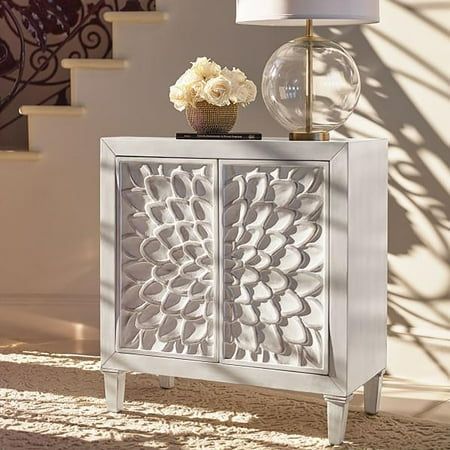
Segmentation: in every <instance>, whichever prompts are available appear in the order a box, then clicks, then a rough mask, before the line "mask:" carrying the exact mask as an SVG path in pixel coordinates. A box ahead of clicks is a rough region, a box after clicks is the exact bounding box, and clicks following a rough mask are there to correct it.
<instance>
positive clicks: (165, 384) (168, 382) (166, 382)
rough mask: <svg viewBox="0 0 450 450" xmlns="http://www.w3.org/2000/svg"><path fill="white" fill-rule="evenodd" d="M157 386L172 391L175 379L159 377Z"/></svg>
mask: <svg viewBox="0 0 450 450" xmlns="http://www.w3.org/2000/svg"><path fill="white" fill-rule="evenodd" d="M159 385H160V386H161V387H162V388H163V389H172V388H173V387H174V386H175V378H174V377H166V376H164V375H160V376H159Z"/></svg>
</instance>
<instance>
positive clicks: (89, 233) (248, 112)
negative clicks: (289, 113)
mask: <svg viewBox="0 0 450 450" xmlns="http://www.w3.org/2000/svg"><path fill="white" fill-rule="evenodd" d="M158 7H159V8H160V11H149V12H144V11H142V12H141V11H140V12H128V11H126V12H125V11H121V12H107V13H106V14H105V20H106V21H107V22H110V23H111V24H112V35H113V52H112V59H110V60H98V59H65V60H63V61H62V66H63V67H64V68H66V69H68V70H70V80H71V101H72V104H71V106H22V107H21V108H20V113H21V114H23V115H25V116H27V118H28V133H29V146H30V148H29V151H27V152H1V153H0V208H1V215H2V220H1V231H2V233H1V235H0V252H1V258H0V305H1V306H2V307H3V308H4V309H3V310H4V311H5V314H4V316H3V317H0V329H3V330H4V334H6V335H7V334H8V333H9V332H11V333H14V334H15V335H14V336H10V337H11V338H13V339H19V338H20V339H23V340H27V339H41V338H42V339H43V338H44V337H45V338H47V337H58V338H61V337H64V338H70V339H73V338H76V339H97V336H98V292H99V281H98V280H99V275H98V272H99V269H98V267H99V254H98V247H99V213H98V210H99V205H98V192H99V150H98V149H99V139H100V138H101V137H102V136H117V135H135V136H146V135H147V136H149V135H155V136H173V135H174V133H175V131H181V130H187V129H188V127H187V125H186V120H185V118H184V116H183V114H180V113H179V112H177V111H176V110H175V109H174V108H173V107H172V105H171V104H170V103H169V100H168V89H169V86H170V85H171V84H172V83H173V82H174V81H175V80H176V79H177V78H178V76H179V75H180V74H181V73H182V72H184V70H185V69H186V68H187V67H188V64H189V62H190V61H193V60H194V59H195V58H196V57H197V56H209V57H211V58H213V59H215V60H217V62H219V63H220V64H223V65H227V66H229V67H233V66H236V67H240V68H242V69H243V70H244V71H245V72H246V73H247V75H248V76H249V78H250V79H253V80H254V81H255V82H256V83H257V84H259V82H260V76H261V73H262V69H263V67H264V63H265V61H266V60H267V59H268V57H269V56H270V54H271V53H272V51H273V50H274V49H275V48H277V47H278V46H279V45H280V44H281V43H283V42H286V41H287V40H289V39H291V38H293V37H295V36H296V35H297V34H298V32H297V31H296V30H286V29H271V31H270V32H268V31H267V29H265V28H260V27H245V26H238V25H235V24H234V14H235V6H234V2H233V1H226V2H225V1H223V0H183V1H180V0H160V1H159V2H158ZM258 103H259V104H258ZM241 115H242V116H241V117H240V118H239V119H238V127H237V128H238V129H239V128H240V129H242V130H250V131H253V130H261V131H264V133H265V134H266V135H280V134H284V133H283V132H282V131H281V129H280V128H278V126H277V125H276V124H275V123H274V122H273V121H272V120H271V118H270V117H269V115H268V113H266V111H265V108H264V106H263V105H262V101H261V99H260V98H259V100H258V102H257V106H250V107H249V108H247V109H245V110H244V111H243V112H242V113H241ZM11 323H14V327H12V326H11ZM18 323H22V327H20V326H18ZM44 324H47V325H44ZM8 327H10V328H11V331H9V328H8ZM43 327H45V329H44V330H43ZM18 334H20V336H18Z"/></svg>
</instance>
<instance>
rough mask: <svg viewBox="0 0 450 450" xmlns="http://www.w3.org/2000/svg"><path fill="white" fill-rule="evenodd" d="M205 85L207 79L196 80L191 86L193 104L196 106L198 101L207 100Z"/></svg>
mask: <svg viewBox="0 0 450 450" xmlns="http://www.w3.org/2000/svg"><path fill="white" fill-rule="evenodd" d="M205 86H206V81H203V80H201V81H196V82H195V83H192V84H191V85H190V86H189V89H190V91H191V92H190V98H191V105H192V106H194V105H195V104H196V103H198V102H201V101H203V100H205Z"/></svg>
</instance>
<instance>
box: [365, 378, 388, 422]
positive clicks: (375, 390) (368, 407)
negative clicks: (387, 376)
mask: <svg viewBox="0 0 450 450" xmlns="http://www.w3.org/2000/svg"><path fill="white" fill-rule="evenodd" d="M383 375H384V370H383V371H381V372H380V373H378V374H376V375H375V376H374V377H373V378H371V379H370V380H369V381H368V382H367V383H366V384H365V385H364V411H365V412H366V414H377V413H378V411H379V410H380V398H381V387H382V384H383Z"/></svg>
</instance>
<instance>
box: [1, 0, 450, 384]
mask: <svg viewBox="0 0 450 450" xmlns="http://www.w3.org/2000/svg"><path fill="white" fill-rule="evenodd" d="M190 3H191V4H195V5H202V8H199V9H198V10H196V11H192V8H191V11H190V12H189V11H187V10H186V11H181V10H182V9H183V8H186V7H185V6H184V5H186V4H187V0H186V2H184V3H181V0H178V3H177V2H176V1H174V0H166V1H164V0H161V1H160V3H159V4H160V5H161V7H163V8H164V6H165V5H169V6H170V7H171V8H176V9H177V11H174V13H173V15H172V17H173V23H172V25H166V26H167V27H168V28H167V32H166V35H164V40H165V41H164V46H163V45H162V44H161V48H162V47H164V48H166V49H168V48H169V49H170V48H171V47H172V48H179V47H183V46H185V48H186V51H184V50H183V48H184V47H183V48H182V49H181V50H180V51H178V53H176V52H175V53H169V54H167V53H165V54H160V55H157V57H156V59H155V60H156V61H158V64H160V63H161V62H162V61H166V66H161V67H160V66H158V64H153V65H152V66H151V72H152V73H157V74H159V73H160V72H161V73H163V72H164V71H166V72H164V73H167V75H164V76H165V77H166V79H167V84H169V82H170V81H172V80H173V79H174V78H176V76H177V75H178V73H179V72H180V71H181V69H182V68H183V67H184V66H185V64H186V62H185V61H181V59H182V57H181V56H177V57H176V58H178V59H177V60H176V61H171V58H173V55H174V54H178V55H186V56H185V59H186V58H188V59H189V58H191V57H193V56H195V55H196V54H200V53H201V54H203V53H206V52H208V53H207V54H209V55H211V56H214V57H217V59H218V62H223V63H225V64H229V65H233V64H235V65H237V66H240V67H242V68H244V69H245V70H246V71H247V72H248V74H249V75H250V76H251V78H253V79H255V80H256V81H257V80H258V78H259V77H260V73H261V70H262V67H263V65H264V61H265V59H266V58H267V56H268V55H269V54H270V52H271V50H273V49H275V48H276V47H277V46H278V45H280V43H282V42H284V41H285V40H287V38H288V37H289V36H294V35H295V33H296V31H295V30H283V31H281V30H275V29H273V28H270V29H269V28H267V29H264V30H261V29H252V30H247V28H248V27H244V28H245V30H244V28H241V27H235V26H233V25H232V18H233V9H234V6H233V1H232V0H227V1H224V0H197V1H196V2H192V1H191V2H190ZM447 8H448V7H447ZM199 11H202V14H200V13H199ZM207 15H210V16H211V19H210V21H209V22H211V21H213V23H214V27H213V28H214V29H215V30H217V33H218V36H213V35H211V34H208V32H206V33H205V27H202V26H198V23H199V21H201V20H205V19H206V17H205V16H207ZM446 16H447V17H446ZM446 19H447V20H446ZM448 20H449V15H448V9H445V2H437V1H430V2H427V1H421V2H417V3H416V2H408V3H404V4H403V3H400V2H398V1H382V23H381V24H379V25H373V26H367V27H363V28H362V29H359V28H341V29H339V30H333V29H331V30H328V31H327V30H323V31H322V34H323V35H326V36H328V37H332V38H333V39H335V40H338V41H340V42H341V43H342V44H343V45H345V47H346V48H348V49H349V51H351V52H353V53H354V55H355V58H356V60H357V63H358V65H359V66H360V69H361V75H362V80H363V84H364V88H363V97H362V99H361V101H360V104H359V107H358V111H357V113H356V114H354V116H353V117H352V118H351V120H350V121H349V122H348V123H347V127H346V128H345V129H343V130H341V131H343V132H345V133H346V134H349V135H352V136H380V137H386V136H387V137H388V138H389V140H390V144H391V147H390V169H389V170H390V201H389V213H390V221H389V232H390V236H389V252H390V255H389V263H390V284H389V356H388V371H389V373H390V374H392V375H395V376H398V377H403V378H408V379H413V380H415V381H417V382H422V383H430V384H441V385H448V384H450V383H449V381H448V361H450V354H449V349H450V345H449V342H450V336H449V309H450V307H449V304H450V303H449V302H450V299H449V278H450V277H449V275H450V273H449V266H448V259H449V253H450V252H449V245H450V242H449V240H450V239H449V234H448V225H449V218H448V215H449V208H448V197H447V195H448V184H449V182H448V180H449V169H448V162H449V153H448V148H447V146H446V142H448V136H449V132H448V128H449V125H448V113H449V104H448V86H447V82H446V80H447V77H446V73H445V71H446V70H447V69H448V60H449V58H448V55H447V56H445V54H444V52H445V51H446V47H445V46H446V45H447V48H448V42H447V39H446V36H445V30H444V28H445V26H446V24H447V23H448ZM176 21H179V22H178V25H176V23H177V22H176ZM186 22H188V23H189V24H190V25H189V30H188V31H187V28H186V27H187V26H185V25H183V24H186ZM193 25H196V26H193ZM183 26H185V27H184V29H183ZM212 32H213V30H212V27H211V23H210V33H212ZM206 35H207V36H208V42H207V43H205V44H202V40H203V41H204V40H205V36H206ZM239 39H241V44H239ZM194 43H195V45H194ZM139 44H140V45H141V52H145V51H146V50H145V45H143V43H142V42H140V43H139ZM137 47H138V45H137V42H136V48H137ZM136 51H137V50H136ZM161 51H162V50H161ZM165 51H167V50H165ZM148 52H150V50H148ZM183 52H184V53H183ZM149 58H150V56H149ZM446 65H447V67H445V66H446ZM169 67H170V71H169ZM155 71H156V72H155ZM169 73H170V75H169ZM157 77H158V76H157ZM160 78H161V76H160ZM168 78H170V79H168ZM81 82H82V79H81V78H80V83H81ZM164 82H165V79H164ZM132 86H135V84H132ZM81 88H82V86H81V84H80V85H79V86H77V90H78V91H79V92H81V91H82V89H81ZM141 89H145V86H144V87H143V88H142V87H141ZM98 95H103V96H104V98H105V99H107V97H108V96H107V93H101V92H99V93H98ZM162 101H164V102H165V103H164V105H163V106H158V108H161V111H160V117H165V118H166V120H167V122H166V123H164V124H162V125H161V126H162V129H164V130H169V129H179V127H180V124H183V120H184V119H183V117H182V115H179V114H178V113H176V112H175V111H174V110H173V109H172V108H171V107H170V105H168V104H167V103H166V96H165V94H164V100H162ZM129 111H130V113H129V114H131V113H132V111H133V109H132V108H130V110H129ZM110 114H112V113H110ZM130 117H131V116H130ZM131 119H132V120H133V121H134V122H139V121H140V125H139V126H136V123H134V124H133V126H130V129H132V130H134V129H136V130H141V132H139V134H142V130H145V124H146V123H150V121H149V122H147V120H148V118H146V117H141V116H140V115H137V117H131ZM252 124H257V127H258V128H260V129H261V130H262V131H264V132H265V134H270V135H277V134H278V135H281V134H284V133H283V131H282V130H281V129H280V128H278V127H277V126H276V125H275V124H274V123H273V122H272V121H271V119H270V117H269V116H268V114H267V113H266V112H265V110H264V107H263V104H262V102H261V100H259V101H258V102H257V104H256V105H254V106H252V107H250V108H248V109H247V110H245V112H244V114H243V115H242V118H241V119H240V125H239V127H240V128H241V129H249V128H252V129H253V128H254V126H252ZM152 127H153V128H154V127H155V125H154V124H151V125H149V126H148V129H149V130H150V131H149V133H150V134H151V133H152ZM74 129H75V128H74ZM76 129H77V130H78V128H76ZM59 130H61V127H49V129H48V133H47V130H45V133H44V130H35V134H36V135H39V133H41V134H42V135H44V134H46V133H47V134H49V133H51V134H53V133H55V134H57V133H58V132H59ZM126 132H127V131H126V129H125V131H123V130H117V133H126ZM117 133H116V134H117ZM108 134H111V132H109V133H108ZM166 134H168V133H166ZM74 138H76V139H80V141H82V139H85V137H84V136H78V137H74V136H70V137H66V136H62V137H61V138H60V140H62V141H64V139H74ZM92 139H93V142H94V144H90V145H94V149H89V151H87V150H86V149H83V150H82V149H80V153H79V155H80V156H79V158H78V159H76V160H75V159H74V160H73V163H74V164H75V165H74V166H72V167H79V168H80V167H82V166H83V161H85V165H86V173H84V174H83V176H81V179H82V183H83V185H82V188H81V189H80V194H79V195H80V198H78V194H77V193H75V192H71V194H70V198H68V197H67V193H68V191H69V190H68V189H62V190H61V192H65V193H66V196H65V197H64V198H63V197H61V198H58V193H57V191H56V189H58V183H63V184H64V183H68V181H67V176H69V177H72V178H70V182H71V183H75V182H76V177H75V176H73V174H69V173H67V167H66V164H67V161H68V160H70V158H73V155H72V154H71V155H67V158H65V157H62V156H63V155H61V154H59V156H57V157H55V158H56V159H52V161H53V162H52V164H53V165H50V164H49V166H48V167H49V169H48V170H47V169H45V167H46V166H45V164H46V162H42V163H35V164H42V166H41V167H42V169H38V170H42V175H41V178H40V177H39V176H37V177H36V179H35V182H34V183H33V184H32V185H31V186H30V187H29V188H28V191H24V190H23V189H22V187H21V186H22V185H23V183H24V182H25V183H26V180H25V181H22V180H23V178H24V177H26V176H27V171H28V170H30V169H29V168H28V167H23V166H22V165H16V166H14V165H9V166H8V167H5V166H3V167H0V204H2V202H1V200H2V198H3V200H5V201H4V202H3V205H7V206H4V207H2V209H1V215H2V222H0V226H1V227H2V230H6V229H7V230H8V232H5V231H3V235H2V236H0V251H1V254H2V256H1V258H2V261H1V262H0V263H1V264H0V267H1V269H2V270H1V274H0V308H1V314H0V338H2V339H3V341H6V340H9V341H10V342H12V341H36V340H51V339H53V340H54V339H68V338H70V339H93V340H96V339H98V313H97V311H98V279H97V273H98V272H97V265H98V251H97V245H98V241H97V239H98V229H97V228H93V225H92V224H93V223H94V224H95V223H96V221H95V218H93V220H85V221H82V220H80V217H82V214H90V213H91V212H92V211H95V210H96V208H97V204H96V195H97V181H94V180H93V178H92V177H93V176H94V174H95V173H96V172H95V171H96V170H97V168H96V166H95V171H94V170H92V167H90V166H91V165H92V164H96V163H97V162H96V157H93V156H92V154H94V152H96V140H95V139H94V138H92ZM49 142H50V140H49ZM42 150H43V152H44V153H45V151H46V149H45V148H43V149H42ZM91 150H92V151H91ZM64 151H68V150H67V149H66V148H65V147H64V146H61V148H59V149H57V151H55V154H57V153H58V152H59V153H61V152H64ZM49 158H50V157H49ZM52 158H53V157H52ZM83 158H84V159H83ZM3 164H5V163H4V162H0V165H3ZM58 164H59V165H60V167H59V166H58ZM46 170H47V171H46ZM33 176H34V175H33ZM48 177H50V178H48ZM44 178H46V180H45V181H44ZM53 179H54V180H55V191H53V194H52V199H51V202H52V203H51V204H50V200H49V199H47V198H46V197H45V195H42V196H41V197H40V198H35V196H36V195H39V194H40V193H42V192H47V191H46V189H47V187H48V186H47V187H46V188H45V189H44V188H43V187H42V186H41V185H40V183H41V181H40V180H42V183H47V184H51V183H50V182H49V180H50V181H51V180H53ZM14 185H16V186H17V189H15V188H14ZM59 186H60V185H59ZM74 186H75V184H74ZM66 187H67V186H66ZM24 192H25V193H24ZM89 193H90V194H89ZM88 194H89V195H88ZM6 196H7V197H8V199H7V198H6ZM89 197H90V198H89ZM11 199H12V200H13V201H11ZM86 199H87V200H86ZM27 202H28V203H27ZM39 202H42V211H44V210H45V211H50V212H51V214H49V217H48V218H46V217H43V216H39V217H33V215H35V214H37V215H39V208H36V203H39ZM59 202H61V203H64V202H71V204H72V205H73V208H76V210H73V208H72V211H71V213H70V216H69V215H67V216H66V219H65V216H64V215H62V213H61V212H60V211H58V207H57V206H55V205H58V203H59ZM33 203H34V204H33ZM52 207H53V209H52ZM30 208H31V210H32V211H33V215H31V216H30V215H29V214H28V213H27V212H28V211H29V210H30ZM86 211H87V212H86ZM58 214H59V215H58ZM94 215H95V214H94ZM69 217H70V218H71V219H70V220H71V221H74V220H75V221H79V226H80V233H79V234H77V233H76V232H75V231H73V230H72V235H71V238H70V239H69V241H71V240H74V241H73V242H67V240H64V229H61V226H59V227H57V226H56V224H63V223H64V220H66V221H69ZM34 222H37V223H38V224H39V227H40V228H39V229H40V230H41V232H40V233H36V230H35V229H33V227H34ZM47 222H48V223H47ZM46 223H47V226H46ZM77 223H78V222H77ZM52 227H53V228H52ZM83 227H84V228H83ZM88 227H91V228H92V229H91V228H89V229H88ZM72 228H73V227H72ZM446 228H447V231H446ZM68 229H70V226H69V224H68ZM27 233H28V234H29V233H35V234H34V235H33V239H29V241H27V240H26V239H27V238H28V237H27V236H26V235H27ZM24 242H27V244H26V245H24ZM62 242H64V245H65V246H67V248H68V249H69V250H70V251H68V252H62V251H60V250H59V249H58V247H61V243H62ZM55 247H56V248H55ZM15 248H17V250H16V251H15V250H14V249H15ZM48 255H57V260H55V261H52V262H51V264H50V263H49V261H48V258H49V256H48ZM54 259H55V258H54ZM446 365H447V367H446Z"/></svg>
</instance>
